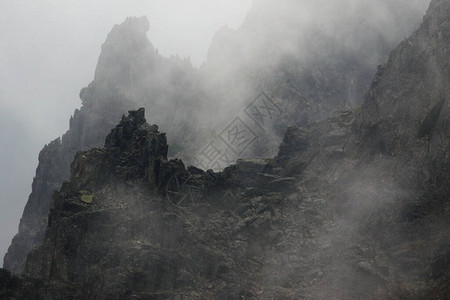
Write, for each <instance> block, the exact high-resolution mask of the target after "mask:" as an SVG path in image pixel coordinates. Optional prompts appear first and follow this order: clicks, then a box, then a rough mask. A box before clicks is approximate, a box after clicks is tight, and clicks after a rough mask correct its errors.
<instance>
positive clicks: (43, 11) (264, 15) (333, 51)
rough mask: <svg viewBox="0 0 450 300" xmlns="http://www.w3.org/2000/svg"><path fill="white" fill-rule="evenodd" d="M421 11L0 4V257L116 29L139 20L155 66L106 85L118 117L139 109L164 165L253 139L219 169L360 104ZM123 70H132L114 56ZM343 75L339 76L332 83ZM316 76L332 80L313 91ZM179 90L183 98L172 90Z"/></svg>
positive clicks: (295, 4) (200, 2) (420, 7)
mask: <svg viewBox="0 0 450 300" xmlns="http://www.w3.org/2000/svg"><path fill="white" fill-rule="evenodd" d="M428 2H429V1H428V0H415V1H411V0H409V1H406V0H397V1H376V2H374V1H356V0H347V1H340V2H338V3H336V2H335V1H331V0H322V1H293V0H289V1H285V2H283V3H282V4H280V3H279V1H273V0H264V1H254V3H253V7H252V9H250V6H251V1H250V0H247V1H237V0H236V1H224V0H223V1H214V2H211V1H206V0H196V1H190V2H189V4H188V5H187V4H186V2H182V1H179V0H177V1H150V2H147V1H131V2H130V1H127V2H125V1H96V2H95V3H91V2H88V1H64V2H57V3H54V2H52V1H35V2H33V3H25V2H17V1H3V2H2V4H0V26H1V27H0V28H2V29H1V31H0V37H1V38H0V53H1V56H0V63H1V65H2V66H6V67H4V68H2V71H1V73H0V109H1V114H0V115H1V119H0V122H1V123H0V124H1V127H0V128H1V133H0V134H1V136H0V139H1V140H2V141H4V142H2V146H1V148H0V150H1V154H2V155H1V158H0V159H1V160H2V161H1V165H2V169H1V171H0V172H1V173H0V178H1V182H0V189H1V191H3V193H2V195H1V198H0V201H1V203H0V205H1V206H2V208H3V209H2V210H1V215H0V220H1V222H0V226H1V227H2V230H1V234H0V238H1V241H0V257H3V254H4V252H5V251H6V248H7V247H8V245H9V244H10V240H11V238H12V236H13V235H14V234H15V233H16V231H17V225H18V221H19V218H20V215H21V212H22V210H23V207H24V205H25V203H26V199H27V196H28V194H29V193H30V186H31V181H32V177H33V173H34V169H35V167H36V164H37V154H38V152H39V150H40V149H41V148H42V146H43V145H44V144H46V143H48V142H49V141H50V140H53V139H54V138H56V137H58V136H61V135H62V133H63V132H65V131H66V130H67V129H68V126H69V122H68V120H69V117H70V116H71V115H72V114H73V111H74V110H75V109H76V108H79V107H80V104H81V100H80V99H79V96H78V95H79V92H80V90H81V88H83V87H86V86H88V84H89V83H90V82H91V81H92V80H93V79H94V75H96V74H95V70H96V64H97V60H98V58H99V55H100V51H101V47H100V45H101V44H102V43H103V41H104V40H105V38H106V36H107V35H108V32H110V31H111V28H112V27H113V25H114V24H119V23H122V22H123V21H124V20H125V19H126V17H128V16H142V15H146V16H147V17H148V20H149V23H150V26H149V28H150V29H149V31H148V33H147V37H148V39H149V40H150V43H151V46H146V48H145V49H143V50H142V53H140V54H141V55H142V56H139V58H148V57H150V56H152V59H153V57H156V60H158V59H159V57H162V58H163V60H162V61H163V62H162V63H160V64H158V65H157V67H155V68H154V69H151V70H150V69H147V70H144V71H139V72H136V74H133V75H136V76H135V77H136V78H139V80H138V81H133V82H131V83H130V82H125V81H124V82H118V84H117V86H119V88H120V91H121V93H122V94H121V96H123V97H124V98H126V100H127V101H129V102H127V103H128V104H129V105H130V106H131V107H127V108H126V109H133V108H136V107H138V106H144V107H146V108H147V114H148V116H147V118H148V120H149V122H151V123H156V124H158V125H160V127H161V130H162V131H164V132H168V138H169V141H170V144H172V145H173V144H176V145H175V146H174V147H173V149H174V150H172V153H171V154H172V156H176V157H179V158H182V159H183V160H185V161H186V162H187V163H188V164H196V165H198V166H201V167H202V168H205V169H207V168H213V169H217V168H216V167H215V165H212V164H211V163H209V164H204V162H203V161H201V158H200V159H199V156H201V153H202V150H204V149H205V147H206V146H207V145H208V144H209V142H210V141H217V143H222V142H221V139H220V135H221V132H223V131H224V130H225V129H226V128H227V126H228V125H230V123H231V122H232V121H233V120H236V118H239V119H240V120H242V121H243V122H244V123H246V124H247V126H249V127H250V128H251V130H252V131H253V132H254V135H255V136H256V138H257V142H255V143H254V144H249V145H248V147H246V148H245V149H243V150H242V151H241V149H238V150H235V151H234V154H232V156H233V157H232V159H231V160H230V161H229V162H228V163H231V162H234V161H235V160H236V159H237V158H242V157H272V156H274V155H276V153H277V151H278V145H279V143H280V142H281V138H282V135H283V134H284V132H285V130H286V128H287V127H288V126H292V125H302V124H305V123H307V122H309V121H317V120H322V119H325V118H327V117H329V116H330V114H331V113H332V112H333V111H335V110H337V109H338V108H339V109H340V108H349V107H356V106H358V105H359V104H360V103H361V101H362V99H363V95H364V93H365V92H366V90H367V88H368V87H369V85H370V82H371V80H372V78H373V76H374V74H375V72H376V67H377V65H379V64H382V63H384V62H385V61H386V60H387V58H388V54H389V51H390V50H391V49H392V48H393V47H394V46H395V45H397V44H398V43H399V42H400V41H401V40H403V39H404V38H406V37H407V36H408V35H409V34H411V33H412V32H413V31H414V30H415V28H416V27H417V26H418V25H419V24H420V22H421V20H422V19H421V17H422V15H423V14H424V13H425V10H426V7H427V5H428V4H429V3H428ZM249 11H250V12H249ZM248 12H249V13H248ZM247 13H248V16H247V18H245V17H246V15H247ZM255 18H256V20H255ZM255 24H258V25H257V26H255ZM224 25H228V27H226V26H225V27H224ZM119 42H121V41H119ZM343 53H347V54H346V55H345V56H344V58H342V57H343V56H342V54H343ZM115 58H116V57H112V58H111V59H115ZM185 58H188V59H185ZM121 59H124V61H123V63H125V64H126V65H127V66H128V65H129V64H131V63H130V62H129V61H127V60H126V59H127V57H126V56H123V57H121ZM142 61H143V60H142ZM110 62H111V61H109V60H108V58H107V59H106V60H105V64H107V63H110ZM140 62H141V60H139V61H138V62H137V65H139V64H140ZM343 66H348V69H345V74H344V76H341V69H342V68H343ZM172 68H173V69H172ZM353 69H360V70H363V71H361V73H352V70H353ZM180 70H181V71H180ZM101 71H102V70H101V69H100V70H99V69H97V72H99V73H100V74H101ZM103 74H108V76H109V74H110V72H104V73H103ZM179 74H182V76H181V80H180V76H179ZM274 74H275V75H274ZM323 74H331V75H330V78H333V79H334V78H336V82H332V83H330V82H323V81H321V77H323V76H322V75H323ZM118 75H119V76H120V75H122V74H120V73H118ZM100 77H101V76H100ZM343 77H344V78H343ZM111 78H113V75H111ZM174 78H175V79H174ZM100 79H102V78H100ZM108 80H109V78H108ZM179 82H182V83H183V85H181V87H179V86H178V87H177V86H176V85H174V83H177V84H178V83H179ZM349 82H352V83H353V82H354V84H352V85H350V84H349ZM293 86H297V87H299V88H298V89H297V90H292V87H293ZM279 87H282V89H281V92H280V89H279ZM342 87H345V88H342ZM341 89H342V90H341ZM261 92H263V93H265V94H266V95H268V97H269V98H270V100H271V101H273V103H274V105H276V106H277V107H279V115H277V118H274V119H271V122H270V124H268V125H267V127H264V128H262V127H261V126H259V124H257V122H256V121H255V120H254V119H252V118H251V117H250V116H249V114H247V113H245V108H246V107H247V106H248V105H249V104H251V102H252V101H253V100H254V99H255V98H256V97H257V96H258V95H260V93H261ZM287 93H292V95H293V96H292V99H293V100H292V103H294V102H295V101H299V99H306V100H305V101H306V102H308V101H309V99H320V101H318V103H309V104H308V105H305V107H301V109H299V110H297V111H291V110H290V108H289V105H291V104H292V103H288V104H283V103H281V99H282V98H283V97H282V94H283V95H285V94H287ZM319 94H320V95H319ZM298 95H301V96H298ZM330 95H331V96H330ZM336 95H338V96H336ZM331 98H336V99H333V100H331ZM330 103H331V104H330ZM328 104H330V107H329V108H327V109H323V107H325V106H326V105H328ZM305 115H307V116H306V117H305ZM186 124H188V126H186ZM180 128H183V129H185V130H187V131H189V132H188V133H187V134H186V132H184V131H183V130H181V129H180ZM222 147H225V146H224V145H223V143H222ZM225 166H226V165H223V166H218V169H221V168H223V167H225Z"/></svg>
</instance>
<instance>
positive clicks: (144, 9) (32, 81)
mask: <svg viewBox="0 0 450 300" xmlns="http://www.w3.org/2000/svg"><path fill="white" fill-rule="evenodd" d="M250 5H251V0H214V1H211V0H185V1H183V0H147V1H143V0H89V1H87V0H52V1H50V0H33V1H30V0H0V266H1V265H2V261H3V255H4V253H5V252H6V249H7V247H8V246H9V244H10V241H11V238H12V237H13V235H14V234H15V233H16V232H17V226H18V224H19V219H20V216H21V214H22V211H23V208H24V206H25V203H26V200H27V197H28V194H29V193H30V191H31V182H32V178H33V175H34V169H35V168H36V165H37V156H38V152H39V150H40V149H41V148H42V147H43V145H44V144H45V143H48V142H49V141H50V140H53V139H54V138H56V137H58V136H60V135H61V134H62V133H64V132H65V131H66V130H67V129H68V123H69V117H70V115H71V114H72V113H73V111H74V109H75V108H78V107H79V106H80V100H79V98H78V93H79V91H80V89H81V88H83V87H85V86H87V85H88V84H89V83H90V82H91V81H92V79H93V77H94V70H95V65H96V62H97V59H98V56H99V54H100V47H101V44H102V43H103V42H104V40H105V38H106V35H107V34H108V32H109V31H110V30H111V29H112V27H113V25H114V24H118V23H121V22H122V21H124V20H125V18H126V17H127V16H142V15H146V16H147V17H148V19H149V21H150V31H149V34H148V37H149V39H150V41H151V42H152V43H153V45H154V46H155V47H156V48H157V49H158V50H159V53H160V54H162V55H163V56H169V55H172V54H178V55H179V56H181V57H187V56H189V57H191V60H192V62H193V64H194V65H200V63H201V62H203V60H204V59H205V57H206V53H207V50H208V48H209V45H210V43H211V40H212V37H213V36H214V34H215V32H216V31H217V30H218V29H219V28H220V27H222V26H223V25H229V26H230V27H231V28H238V27H239V25H240V24H241V23H242V21H243V19H244V17H245V15H246V13H247V11H248V10H249V8H250Z"/></svg>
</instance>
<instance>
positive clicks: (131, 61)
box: [95, 16, 158, 86]
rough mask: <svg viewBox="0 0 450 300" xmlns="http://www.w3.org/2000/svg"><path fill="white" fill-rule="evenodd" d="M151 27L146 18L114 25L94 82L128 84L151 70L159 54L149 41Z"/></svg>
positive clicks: (102, 52) (132, 18) (100, 58)
mask: <svg viewBox="0 0 450 300" xmlns="http://www.w3.org/2000/svg"><path fill="white" fill-rule="evenodd" d="M149 28H150V25H149V21H148V19H147V17H145V16H142V17H139V18H138V17H128V18H127V19H126V20H125V21H124V22H123V23H121V24H120V25H115V26H114V27H113V29H112V30H111V32H110V33H109V34H108V36H107V38H106V41H105V42H104V43H103V45H102V51H101V54H100V57H99V60H98V64H97V68H96V70H95V81H100V82H109V83H110V84H112V85H113V86H121V85H126V84H127V83H129V82H131V81H133V80H135V79H136V78H137V77H138V76H139V75H140V72H141V71H142V70H143V69H145V68H147V67H151V66H152V64H153V61H154V58H155V57H157V56H158V55H157V52H156V50H155V49H154V47H153V45H152V44H151V43H150V41H149V40H148V39H147V32H148V30H149Z"/></svg>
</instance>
